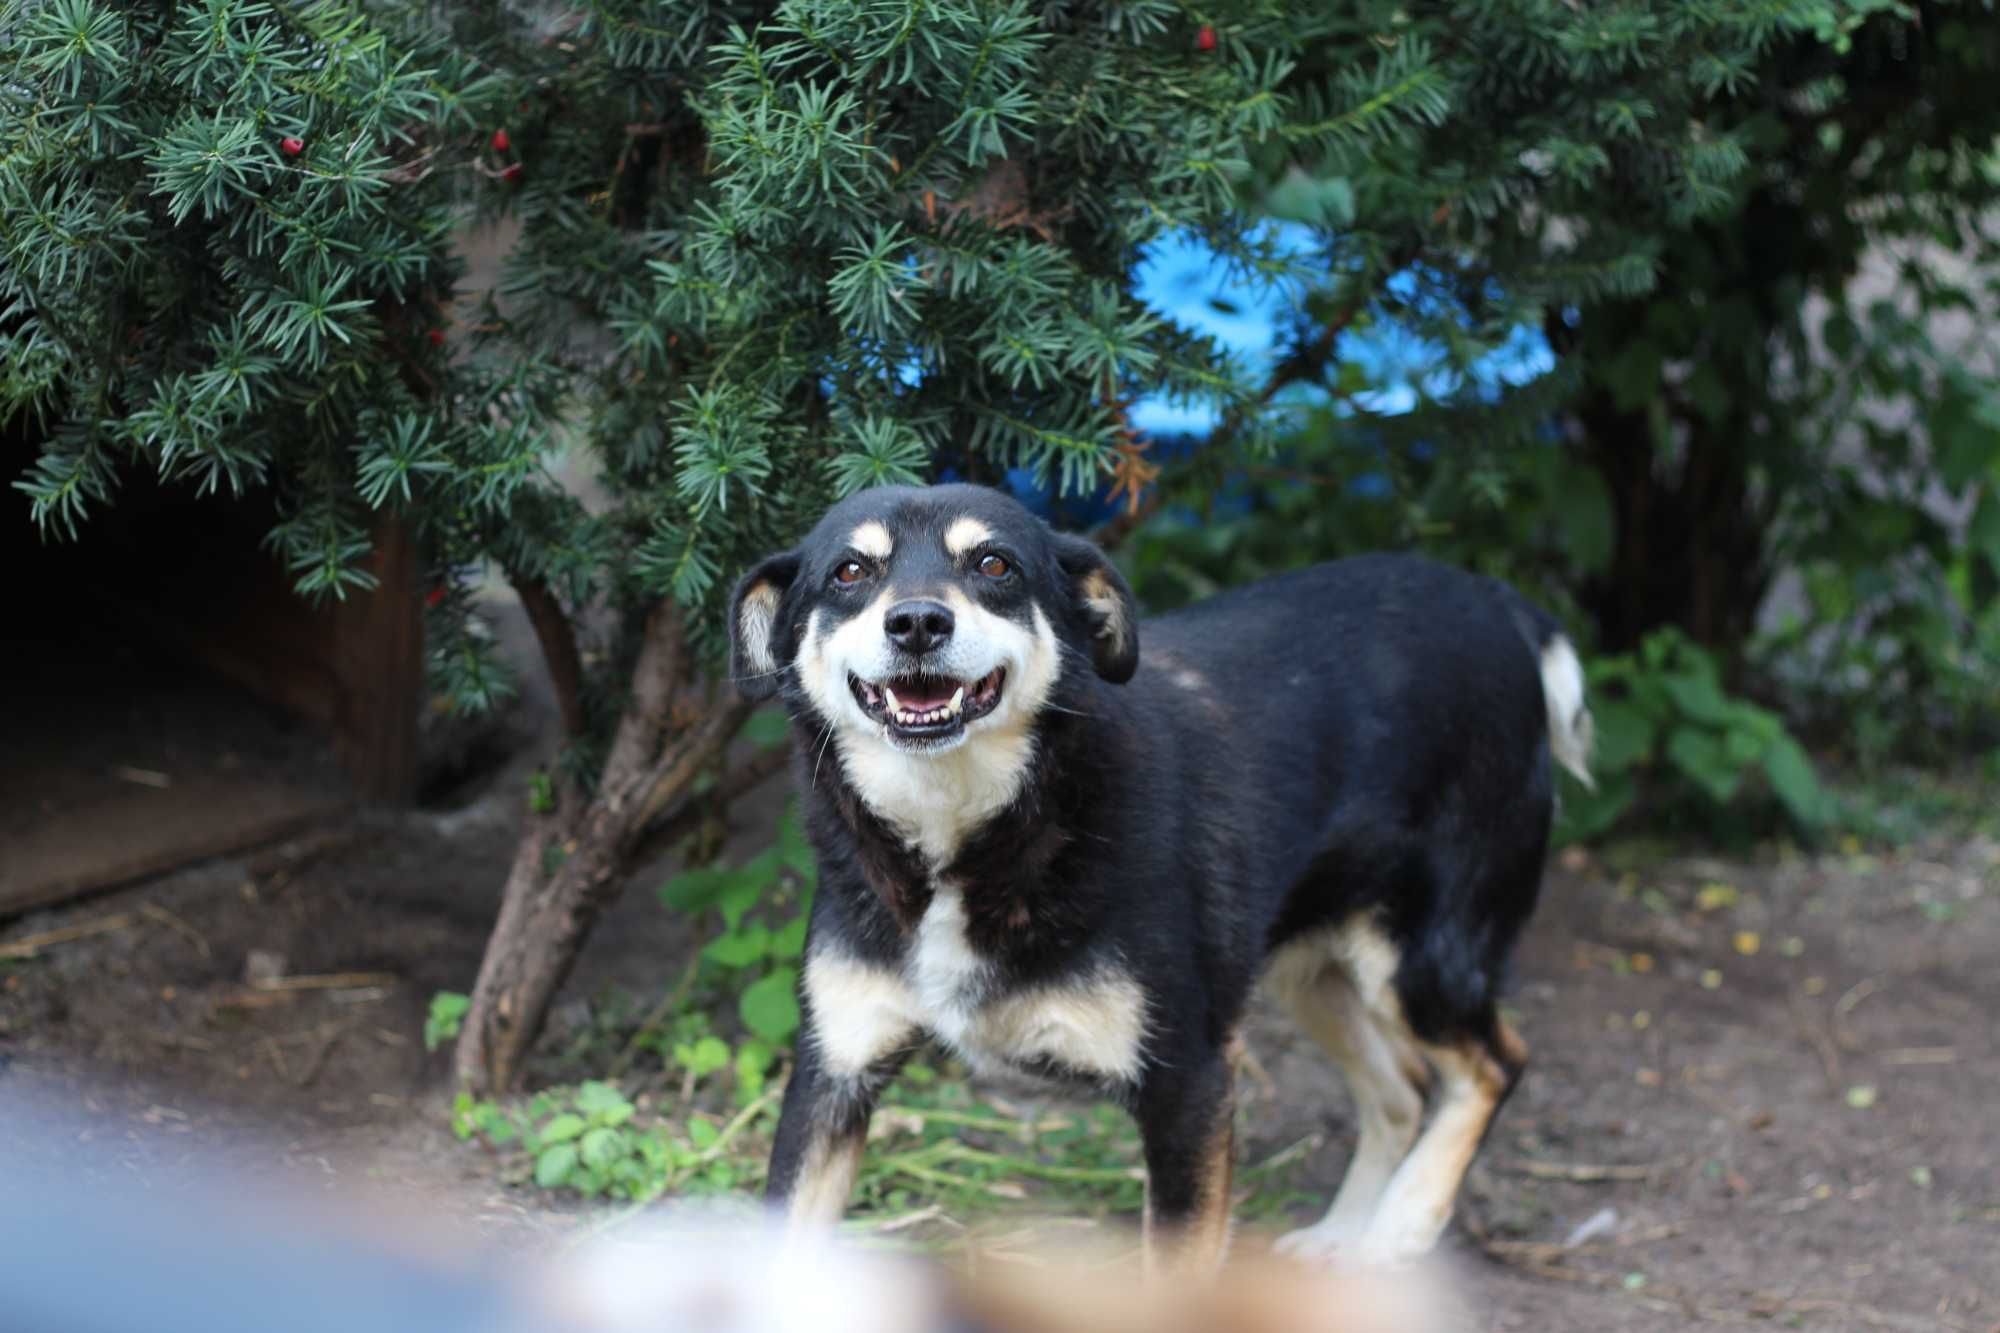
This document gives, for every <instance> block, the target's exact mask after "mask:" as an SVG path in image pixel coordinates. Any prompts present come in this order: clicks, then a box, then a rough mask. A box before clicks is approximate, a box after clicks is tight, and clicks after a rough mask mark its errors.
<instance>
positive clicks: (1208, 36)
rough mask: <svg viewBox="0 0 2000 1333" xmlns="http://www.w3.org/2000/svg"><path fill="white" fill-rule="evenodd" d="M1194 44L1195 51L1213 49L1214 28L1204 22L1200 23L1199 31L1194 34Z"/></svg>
mask: <svg viewBox="0 0 2000 1333" xmlns="http://www.w3.org/2000/svg"><path fill="white" fill-rule="evenodd" d="M1194 46H1195V50H1197V51H1213V50H1214V49H1215V29H1214V28H1212V27H1210V26H1209V25H1208V24H1206V23H1204V24H1202V25H1201V31H1200V32H1198V33H1196V34H1195V35H1194Z"/></svg>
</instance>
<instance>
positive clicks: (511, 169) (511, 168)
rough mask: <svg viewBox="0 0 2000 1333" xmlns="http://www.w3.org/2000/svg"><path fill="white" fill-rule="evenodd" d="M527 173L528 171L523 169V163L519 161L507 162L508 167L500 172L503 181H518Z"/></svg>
mask: <svg viewBox="0 0 2000 1333" xmlns="http://www.w3.org/2000/svg"><path fill="white" fill-rule="evenodd" d="M526 174H527V173H526V172H524V171H523V170H522V169H521V164H520V163H519V162H510V163H508V164H507V169H506V170H505V171H503V172H501V173H500V179H501V180H503V181H517V180H519V179H521V177H522V176H524V175H526Z"/></svg>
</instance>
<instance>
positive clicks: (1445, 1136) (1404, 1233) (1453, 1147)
mask: <svg viewBox="0 0 2000 1333" xmlns="http://www.w3.org/2000/svg"><path fill="white" fill-rule="evenodd" d="M1423 1049H1424V1054H1425V1056H1426V1057H1427V1058H1428V1059H1429V1061H1430V1063H1431V1065H1432V1066H1433V1067H1434V1068H1435V1069H1436V1071H1437V1095H1436V1099H1435V1108H1434V1110H1433V1113H1432V1116H1431V1122H1430V1124H1429V1125H1428V1126H1427V1127H1426V1128H1425V1129H1424V1132H1423V1134H1422V1136H1421V1137H1420V1138H1418V1140H1417V1143H1416V1146H1415V1147H1414V1148H1412V1149H1411V1150H1410V1153H1409V1155H1408V1156H1407V1157H1405V1158H1404V1159H1403V1161H1402V1164H1401V1165H1400V1166H1398V1167H1397V1168H1396V1171H1395V1174H1394V1175H1393V1176H1391V1177H1390V1179H1389V1183H1388V1187H1387V1188H1386V1189H1385V1190H1384V1191H1383V1193H1382V1198H1381V1201H1380V1203H1379V1204H1378V1205H1377V1207H1376V1210H1375V1215H1374V1217H1373V1218H1372V1219H1371V1220H1370V1221H1369V1224H1368V1229H1367V1231H1366V1233H1365V1234H1364V1235H1363V1236H1362V1238H1361V1244H1360V1246H1359V1251H1358V1252H1359V1257H1361V1258H1363V1259H1365V1260H1370V1261H1376V1262H1395V1261H1398V1260H1403V1259H1410V1258H1414V1257H1416V1256H1418V1255H1421V1254H1424V1253H1426V1252H1427V1251H1429V1249H1430V1248H1431V1246H1432V1245H1434V1244H1436V1243H1437V1238H1438V1237H1439V1235H1441V1234H1442V1233H1443V1231H1444V1229H1445V1227H1446V1225H1447V1224H1449V1223H1450V1221H1451V1213H1452V1205H1453V1203H1454V1201H1455V1200H1456V1199H1457V1197H1458V1190H1459V1186H1460V1184H1461V1183H1463V1181H1464V1179H1465V1172H1466V1169H1467V1168H1468V1167H1470V1166H1471V1165H1472V1159H1473V1157H1474V1155H1475V1154H1477V1153H1478V1151H1479V1145H1480V1144H1481V1143H1482V1142H1483V1141H1484V1140H1485V1137H1486V1132H1487V1130H1488V1129H1489V1128H1490V1127H1491V1126H1492V1124H1493V1118H1494V1116H1495V1115H1496V1114H1497V1113H1498V1112H1499V1110H1500V1106H1501V1103H1503V1102H1504V1101H1505V1100H1506V1099H1507V1094H1508V1093H1509V1092H1511V1091H1512V1090H1513V1087H1514V1083H1515V1081H1516V1080H1517V1079H1518V1078H1519V1077H1520V1075H1521V1070H1522V1067H1523V1066H1525V1065H1526V1064H1527V1060H1528V1050H1527V1047H1526V1045H1524V1044H1523V1043H1522V1041H1521V1039H1520V1038H1519V1037H1518V1036H1516V1035H1515V1034H1514V1031H1513V1029H1512V1028H1510V1027H1508V1026H1507V1024H1506V1022H1505V1021H1504V1020H1502V1019H1500V1018H1499V1017H1497V1016H1494V1017H1493V1018H1491V1019H1490V1021H1489V1025H1488V1029H1487V1033H1486V1034H1485V1035H1484V1036H1477V1037H1468V1038H1466V1039H1463V1040H1461V1041H1458V1042H1455V1043H1452V1044H1448V1045H1440V1044H1433V1043H1424V1046H1423Z"/></svg>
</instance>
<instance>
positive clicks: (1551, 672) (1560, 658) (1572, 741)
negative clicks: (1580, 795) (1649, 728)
mask: <svg viewBox="0 0 2000 1333" xmlns="http://www.w3.org/2000/svg"><path fill="white" fill-rule="evenodd" d="M1542 696H1543V697H1544V698H1545V699H1546V700H1547V701H1548V709H1549V753H1550V754H1551V755H1553V756H1555V761H1556V762H1557V763H1558V764H1561V765H1562V766H1563V767H1564V768H1566V769H1568V770H1569V771H1570V772H1572V773H1574V774H1576V780H1577V781H1578V782H1581V783H1582V784H1583V785H1584V786H1586V787H1589V788H1591V789H1592V790H1593V791H1594V790H1596V788H1597V784H1596V783H1595V782H1593V781H1592V780H1591V777H1590V747H1591V744H1592V742H1593V741H1594V739H1595V734H1594V733H1595V727H1594V725H1593V723H1592V721H1591V716H1590V709H1589V708H1587V707H1586V706H1585V705H1584V701H1583V663H1582V662H1579V661H1578V660H1577V656H1576V649H1575V647H1573V646H1572V645H1571V644H1570V641H1569V640H1568V638H1566V637H1564V636H1563V635H1561V634H1558V635H1556V636H1555V637H1554V638H1553V639H1550V640H1549V641H1548V643H1547V645H1546V646H1544V647H1543V649H1542Z"/></svg>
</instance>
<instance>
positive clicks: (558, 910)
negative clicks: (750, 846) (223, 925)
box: [454, 604, 750, 1093]
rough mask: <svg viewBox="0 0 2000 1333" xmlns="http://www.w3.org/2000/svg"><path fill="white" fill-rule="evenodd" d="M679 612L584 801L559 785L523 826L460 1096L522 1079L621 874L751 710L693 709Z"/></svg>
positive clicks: (656, 631) (546, 645) (640, 670)
mask: <svg viewBox="0 0 2000 1333" xmlns="http://www.w3.org/2000/svg"><path fill="white" fill-rule="evenodd" d="M566 625H567V622H566V621H564V622H562V623H561V624H558V623H556V622H554V621H550V622H547V623H546V625H545V624H544V623H541V622H538V623H537V625H536V629H537V631H538V633H540V634H541V636H542V641H543V650H544V652H545V654H546V653H550V651H551V648H552V644H551V638H552V637H553V638H554V639H555V640H556V643H557V645H559V644H560V643H561V642H562V641H563V640H564V639H566V638H567V629H566ZM688 674H689V672H688V664H687V662H686V660H685V655H684V654H683V652H682V648H681V625H680V619H679V615H678V613H677V611H676V610H675V609H674V608H673V607H672V606H671V605H669V604H662V605H661V606H660V607H659V608H657V609H656V610H655V611H654V612H653V614H652V616H651V617H650V618H649V619H648V621H647V625H646V637H645V641H644V643H643V644H642V646H641V648H640V651H639V659H638V663H637V666H636V668H635V670H634V674H633V682H632V694H631V698H630V700H629V702H628V703H627V705H626V708H625V713H624V715H623V716H622V717H621V718H620V719H619V723H618V730H617V733H616V735H615V737H614V738H613V740H612V744H611V752H610V755H609V757H608V758H607V759H606V761H605V766H604V771H603V774H602V775H601V777H600V778H599V780H598V784H597V788H596V790H595V791H594V792H592V793H590V794H588V795H586V794H584V793H582V792H580V791H578V790H576V789H575V788H574V787H570V786H567V785H565V787H564V788H563V789H562V790H560V791H559V793H558V797H557V809H556V811H555V813H553V814H549V815H530V816H528V822H527V826H526V827H525V828H524V829H523V830H522V833H521V842H520V846H519V847H518V849H517V850H516V851H515V853H514V864H513V866H512V868H511V869H510V870H509V871H508V874H507V885H506V889H505V891H504V893H503V895H502V898H501V902H500V915H499V919H498V920H497V921H496V922H495V923H494V927H493V935H492V937H491V938H490V939H489V940H488V941H487V945H486V954H485V957H484V958H483V959H482V960H481V962H480V965H479V980H478V982H477V983H476V984H475V985H474V987H473V991H472V1004H471V1007H470V1009H469V1010H468V1011H467V1013H466V1016H465V1022H464V1026H463V1028H462V1030H461V1032H460V1035H459V1039H458V1047H457V1051H456V1053H455V1059H454V1068H455V1070H456V1073H457V1077H458V1082H459V1084H460V1085H461V1086H462V1087H466V1088H468V1089H472V1090H475V1091H480V1092H487V1093H493V1092H502V1091H506V1090H508V1089H510V1088H512V1087H514V1086H515V1085H516V1084H517V1083H518V1082H519V1080H520V1077H521V1074H522V1071H523V1068H524V1065H525V1062H526V1056H527V1053H528V1050H529V1048H530V1046H532V1045H533V1043H534V1040H535V1038H536V1036H537V1035H538V1034H539V1033H540V1032H541V1028H542V1023H543V1020H544V1019H545V1018H546V1017H547V1016H548V1011H549V1005H550V1004H551V1002H552V1001H553V1000H554V999H555V995H556V991H557V990H558V989H559V988H560V987H561V985H562V983H563V981H564V980H565V979H566V978H567V977H568V976H569V971H570V968H571V967H572V966H573V965H574V964H575V962H576V956H577V954H578V952H579V951H581V949H582V948H583V943H584V941H585V939H587V938H588V937H589V935H590V930H591V927H592V926H594V925H595V924H596V923H597V918H598V916H599V915H600V914H601V913H602V912H603V910H604V909H605V907H607V906H608V905H610V904H611V903H612V902H613V901H614V900H615V899H616V898H617V896H618V893H619V890H620V889H622V888H623V887H624V881H623V873H622V872H623V871H624V869H625V867H626V865H627V864H628V862H629V861H630V859H631V856H632V853H633V851H634V850H635V849H636V848H637V847H638V846H639V845H640V843H641V840H642V839H644V838H645V836H646V834H647V832H648V830H649V829H651V828H652V827H654V826H655V825H656V824H657V823H658V822H659V821H660V820H661V819H662V818H663V817H665V816H669V815H671V814H673V813H674V812H675V811H676V810H678V809H679V808H680V807H681V806H683V805H684V804H685V802H686V801H687V799H688V797H689V796H690V794H691V793H692V790H693V787H694V781H695V778H696V777H697V776H698V775H699V774H700V773H701V772H702V770H703V769H704V768H705V767H706V766H707V765H708V764H709V763H710V762H711V761H713V760H714V759H715V757H716V756H717V755H719V754H721V753H722V749H723V747H724V746H726V745H727V744H728V743H729V739H730V737H732V736H733V735H735V734H736V731H737V729H738V728H739V727H740V726H741V725H742V723H743V719H744V718H745V717H746V716H748V714H749V711H750V708H749V705H748V704H746V703H744V702H743V701H742V700H741V699H739V698H738V697H737V696H736V695H735V694H734V692H733V691H728V692H725V694H724V697H722V698H719V699H716V700H714V701H712V702H709V703H707V704H706V705H703V704H701V703H699V702H697V701H696V700H695V699H694V698H693V697H692V692H691V691H690V690H689V689H688V688H687V683H688V682H687V677H688Z"/></svg>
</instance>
